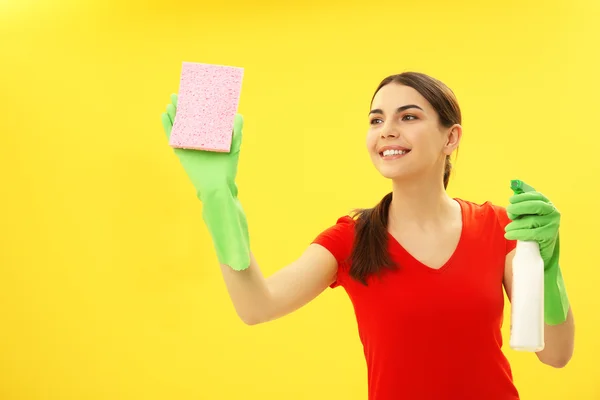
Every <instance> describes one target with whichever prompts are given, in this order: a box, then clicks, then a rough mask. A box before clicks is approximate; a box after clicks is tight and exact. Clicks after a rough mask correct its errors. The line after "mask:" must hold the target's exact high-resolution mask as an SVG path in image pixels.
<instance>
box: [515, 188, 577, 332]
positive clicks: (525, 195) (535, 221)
mask: <svg viewBox="0 0 600 400" xmlns="http://www.w3.org/2000/svg"><path fill="white" fill-rule="evenodd" d="M511 188H512V190H513V192H514V195H513V196H512V197H511V198H510V199H509V202H510V204H509V205H508V206H507V207H506V211H507V214H508V217H509V218H510V219H511V220H512V222H510V223H509V224H508V225H507V226H506V228H505V238H506V239H508V240H520V241H535V242H537V243H538V244H539V247H540V255H541V257H542V259H543V260H544V321H545V323H546V324H548V325H558V324H561V323H563V322H565V321H566V319H567V313H568V311H569V300H568V298H567V292H566V289H565V285H564V282H563V277H562V273H561V270H560V266H559V257H560V243H559V227H560V212H559V211H558V210H557V209H556V207H554V205H553V204H552V203H551V202H550V201H549V200H548V199H547V198H546V197H545V196H544V195H543V194H541V193H539V192H537V191H535V189H533V188H532V187H531V186H529V185H527V184H526V183H524V182H523V181H520V180H513V181H512V182H511Z"/></svg>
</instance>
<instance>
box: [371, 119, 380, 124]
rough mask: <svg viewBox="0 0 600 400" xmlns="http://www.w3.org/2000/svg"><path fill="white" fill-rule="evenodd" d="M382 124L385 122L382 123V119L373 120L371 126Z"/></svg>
mask: <svg viewBox="0 0 600 400" xmlns="http://www.w3.org/2000/svg"><path fill="white" fill-rule="evenodd" d="M381 122H383V121H381V118H373V119H372V120H371V125H375V124H379V123H381Z"/></svg>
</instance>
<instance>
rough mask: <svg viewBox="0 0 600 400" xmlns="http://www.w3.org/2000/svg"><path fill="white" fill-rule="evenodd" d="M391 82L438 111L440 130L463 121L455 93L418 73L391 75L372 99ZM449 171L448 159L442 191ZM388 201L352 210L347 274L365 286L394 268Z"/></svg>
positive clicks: (445, 185) (389, 194)
mask: <svg viewBox="0 0 600 400" xmlns="http://www.w3.org/2000/svg"><path fill="white" fill-rule="evenodd" d="M390 83H397V84H401V85H405V86H410V87H412V88H413V89H415V90H416V91H417V92H419V93H420V94H421V96H423V97H424V98H425V99H426V100H427V101H428V102H429V104H431V106H432V107H433V108H434V110H435V111H436V112H437V114H438V118H439V122H440V125H442V126H443V127H446V128H449V127H451V126H452V125H454V124H460V123H461V122H462V117H461V112H460V107H459V106H458V101H457V100H456V97H455V95H454V93H453V92H452V90H451V89H450V88H448V87H447V86H446V85H445V84H444V83H442V82H440V81H439V80H437V79H435V78H432V77H430V76H428V75H425V74H422V73H418V72H404V73H402V74H398V75H391V76H388V77H387V78H385V79H384V80H383V81H381V83H380V84H379V86H378V87H377V89H376V90H375V93H374V94H373V98H375V95H376V94H377V92H378V91H379V90H380V89H381V88H382V87H384V86H385V85H388V84H390ZM372 102H373V99H371V103H372ZM451 171H452V164H451V162H450V156H448V157H446V164H445V168H444V174H443V177H442V179H443V182H444V188H447V187H448V182H449V180H450V173H451ZM391 202H392V193H388V194H387V195H385V197H384V198H383V199H382V200H381V201H380V202H379V204H377V205H376V206H375V207H373V208H368V209H359V210H356V211H355V218H356V219H357V221H356V227H355V240H354V247H353V249H352V254H351V256H350V258H351V267H350V271H349V273H350V276H351V277H352V278H353V279H355V280H358V281H359V282H361V283H363V284H364V285H367V278H368V277H369V276H370V275H373V274H376V273H379V272H380V271H381V270H382V269H384V268H387V269H395V268H397V265H395V264H394V263H393V262H392V260H391V258H390V256H389V254H388V251H387V245H388V232H387V225H388V215H389V210H390V204H391Z"/></svg>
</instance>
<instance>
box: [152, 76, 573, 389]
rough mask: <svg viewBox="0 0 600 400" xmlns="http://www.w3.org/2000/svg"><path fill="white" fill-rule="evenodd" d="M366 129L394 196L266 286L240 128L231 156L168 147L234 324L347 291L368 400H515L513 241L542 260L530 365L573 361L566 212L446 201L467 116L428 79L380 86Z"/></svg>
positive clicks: (329, 233) (534, 205) (526, 201)
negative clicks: (506, 339)
mask: <svg viewBox="0 0 600 400" xmlns="http://www.w3.org/2000/svg"><path fill="white" fill-rule="evenodd" d="M171 99H172V102H171V104H169V105H168V106H167V112H165V113H163V115H162V121H163V126H164V129H165V132H166V133H167V136H169V135H170V132H171V127H172V125H173V121H174V119H175V113H176V107H177V96H176V95H172V96H171ZM368 118H369V119H368V122H369V130H368V133H367V139H366V149H367V151H368V152H369V155H370V156H371V160H372V161H373V165H374V166H375V168H376V169H377V170H378V171H379V173H381V174H382V175H383V176H385V177H386V178H388V179H389V180H390V182H391V185H392V191H391V192H390V193H389V194H388V195H386V196H385V197H384V198H383V199H382V200H381V202H380V203H379V204H377V205H376V206H375V207H374V208H371V209H363V210H359V211H358V212H357V213H356V215H353V216H342V217H340V218H339V219H338V221H337V223H336V224H334V225H333V226H331V227H330V228H329V229H326V230H325V231H324V232H321V233H320V234H319V235H318V236H317V237H316V239H315V240H314V241H313V242H312V243H311V244H310V245H309V246H308V248H307V249H306V250H305V252H304V253H303V254H302V255H301V256H300V257H299V258H298V259H297V260H296V261H295V262H293V263H291V264H290V265H288V266H286V267H285V268H282V269H281V270H279V271H278V272H277V273H275V274H274V275H272V276H270V277H268V278H265V277H263V275H262V274H261V271H260V269H259V267H258V264H257V262H256V260H255V259H254V257H253V256H252V253H251V251H250V245H249V238H248V229H247V225H246V218H245V216H244V211H243V209H242V207H241V205H240V203H239V200H238V198H237V186H236V184H235V175H236V170H237V164H238V158H239V150H240V145H241V136H242V125H243V119H242V117H241V116H240V115H237V116H236V121H235V126H234V138H233V143H232V148H231V152H230V153H227V154H222V153H221V154H217V153H210V152H202V151H193V150H181V149H175V153H176V154H177V156H178V157H179V159H180V161H181V163H182V165H183V167H184V170H185V171H186V173H187V175H188V176H189V178H190V180H191V181H192V183H193V185H194V187H195V189H196V192H197V195H198V197H199V199H200V200H201V201H202V203H203V211H202V214H203V218H204V221H205V222H206V224H207V227H208V229H209V231H210V233H211V235H212V239H213V242H214V245H215V249H216V252H217V255H218V258H219V261H220V263H221V269H222V272H223V276H224V279H225V283H226V286H227V289H228V291H229V294H230V296H231V300H232V301H233V304H234V306H235V309H236V310H237V313H238V314H239V316H240V318H241V319H242V320H243V321H244V322H245V323H247V324H258V323H263V322H266V321H270V320H273V319H276V318H279V317H282V316H284V315H286V314H288V313H290V312H292V311H294V310H296V309H298V308H299V307H301V306H302V305H304V304H306V303H307V302H309V301H311V300H312V299H313V298H315V297H316V296H317V295H318V294H319V293H321V292H322V291H324V290H325V289H326V288H327V287H336V286H341V287H343V288H344V289H345V290H346V292H347V293H348V295H349V297H350V300H351V302H352V304H353V306H354V311H355V314H356V320H357V323H358V329H359V335H360V339H361V341H362V343H363V346H364V354H365V357H366V362H367V367H368V392H369V399H370V400H401V399H409V400H415V399H419V400H425V399H435V400H445V399H449V400H450V399H452V400H454V399H456V400H459V399H460V400H467V399H477V400H482V399H485V400H494V399H497V400H514V399H518V398H519V395H518V392H517V389H516V388H515V385H514V384H513V380H512V374H511V369H510V366H509V363H508V361H507V359H506V357H505V356H504V355H503V353H502V350H501V346H502V337H501V331H500V329H501V324H502V317H503V306H504V304H503V303H504V296H503V289H504V290H506V293H507V295H508V297H509V298H510V296H511V281H512V274H511V268H512V263H511V261H512V257H513V255H514V251H515V244H516V240H537V241H538V242H539V244H540V249H541V253H542V257H543V258H544V262H545V269H546V272H545V277H546V279H545V304H546V315H545V317H546V326H545V338H546V347H545V349H544V350H543V351H540V352H538V353H537V356H538V358H539V359H540V360H541V362H543V363H545V364H547V365H550V366H553V367H562V366H564V365H566V363H567V362H568V361H569V359H570V357H571V354H572V352H573V336H574V333H573V332H574V328H573V317H572V314H571V311H570V307H569V304H568V300H567V298H566V295H565V291H564V285H563V282H562V278H561V274H560V268H559V265H558V261H559V260H558V254H559V244H558V228H559V222H560V213H559V212H558V211H557V210H556V209H555V208H554V206H553V205H552V203H550V202H549V201H548V199H546V198H545V197H544V196H543V195H542V194H540V193H538V192H528V193H523V194H519V195H515V196H513V197H511V198H510V202H511V204H510V205H509V206H508V207H507V208H506V209H504V208H502V207H500V206H498V205H494V204H491V203H490V202H486V203H484V204H476V203H473V202H470V201H466V200H462V199H458V198H451V197H449V196H448V195H447V193H446V190H445V189H446V187H447V185H448V180H449V177H450V172H451V164H450V156H451V155H452V153H453V152H454V151H455V150H456V149H457V148H458V145H459V143H460V140H461V135H462V127H461V125H460V124H461V111H460V108H459V106H458V103H457V101H456V98H455V96H454V94H453V92H452V91H451V90H450V89H449V88H448V87H446V86H445V85H444V84H443V83H441V82H440V81H438V80H436V79H434V78H432V77H429V76H427V75H424V74H421V73H412V72H408V73H403V74H399V75H394V76H390V77H387V78H385V79H384V80H383V81H382V82H381V84H380V85H379V87H378V88H377V90H376V91H375V94H374V97H373V98H372V101H371V108H370V112H369V116H368ZM511 220H512V222H511Z"/></svg>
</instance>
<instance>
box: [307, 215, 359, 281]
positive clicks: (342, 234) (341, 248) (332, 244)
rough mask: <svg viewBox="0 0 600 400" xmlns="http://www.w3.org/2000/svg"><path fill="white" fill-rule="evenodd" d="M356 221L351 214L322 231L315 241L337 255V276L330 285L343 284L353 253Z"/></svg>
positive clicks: (314, 242)
mask: <svg viewBox="0 0 600 400" xmlns="http://www.w3.org/2000/svg"><path fill="white" fill-rule="evenodd" d="M354 223H355V221H354V220H353V219H352V218H351V217H350V216H344V217H341V218H339V219H338V220H337V222H336V224H335V225H333V226H331V227H329V228H327V229H326V230H324V231H323V232H321V233H320V234H319V235H318V236H317V237H316V238H315V239H314V240H313V241H312V243H313V244H318V245H321V246H323V247H324V248H326V249H327V250H328V251H329V252H330V253H331V254H332V255H333V257H335V259H336V260H337V263H338V270H337V277H336V280H335V282H333V283H332V284H331V285H330V287H332V288H334V287H337V286H340V285H342V286H343V283H344V280H345V278H346V276H347V275H348V270H349V268H350V267H349V265H350V263H349V258H350V256H351V254H352V244H353V242H354Z"/></svg>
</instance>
